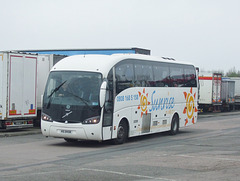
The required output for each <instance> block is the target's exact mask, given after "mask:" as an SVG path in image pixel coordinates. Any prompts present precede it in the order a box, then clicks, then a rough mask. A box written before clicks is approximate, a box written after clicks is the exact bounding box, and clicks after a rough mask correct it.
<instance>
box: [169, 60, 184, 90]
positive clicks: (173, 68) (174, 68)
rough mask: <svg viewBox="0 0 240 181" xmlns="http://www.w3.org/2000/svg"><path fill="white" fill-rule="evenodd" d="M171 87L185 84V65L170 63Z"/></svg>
mask: <svg viewBox="0 0 240 181" xmlns="http://www.w3.org/2000/svg"><path fill="white" fill-rule="evenodd" d="M170 79H171V87H183V86H184V71H183V65H176V64H170Z"/></svg>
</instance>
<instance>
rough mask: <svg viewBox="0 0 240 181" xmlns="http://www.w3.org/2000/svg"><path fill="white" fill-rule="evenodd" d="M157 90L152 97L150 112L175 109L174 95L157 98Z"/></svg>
mask: <svg viewBox="0 0 240 181" xmlns="http://www.w3.org/2000/svg"><path fill="white" fill-rule="evenodd" d="M155 93H156V91H153V93H152V97H151V105H152V107H151V108H150V109H149V111H150V112H152V111H155V110H156V111H157V110H163V109H173V108H174V106H175V103H174V97H164V98H161V97H160V98H157V97H156V95H155Z"/></svg>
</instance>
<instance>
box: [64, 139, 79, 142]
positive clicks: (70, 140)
mask: <svg viewBox="0 0 240 181" xmlns="http://www.w3.org/2000/svg"><path fill="white" fill-rule="evenodd" d="M64 140H65V141H66V142H68V143H74V142H77V141H78V140H75V139H70V138H64Z"/></svg>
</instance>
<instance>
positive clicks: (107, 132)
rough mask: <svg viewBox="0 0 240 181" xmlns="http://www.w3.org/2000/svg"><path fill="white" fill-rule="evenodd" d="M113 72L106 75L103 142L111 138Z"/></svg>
mask: <svg viewBox="0 0 240 181" xmlns="http://www.w3.org/2000/svg"><path fill="white" fill-rule="evenodd" d="M113 92H114V89H113V70H111V71H110V72H109V74H108V82H107V89H106V99H105V104H104V108H103V109H104V110H103V127H102V133H103V140H108V139H111V138H112V124H113Z"/></svg>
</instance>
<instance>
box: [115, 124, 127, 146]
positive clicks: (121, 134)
mask: <svg viewBox="0 0 240 181" xmlns="http://www.w3.org/2000/svg"><path fill="white" fill-rule="evenodd" d="M127 137H128V126H127V123H126V121H121V122H120V124H119V126H118V129H117V138H116V139H115V140H114V143H115V144H123V143H124V142H125V141H126V140H127Z"/></svg>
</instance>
